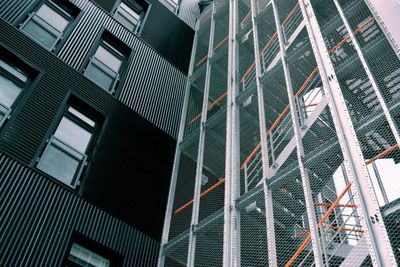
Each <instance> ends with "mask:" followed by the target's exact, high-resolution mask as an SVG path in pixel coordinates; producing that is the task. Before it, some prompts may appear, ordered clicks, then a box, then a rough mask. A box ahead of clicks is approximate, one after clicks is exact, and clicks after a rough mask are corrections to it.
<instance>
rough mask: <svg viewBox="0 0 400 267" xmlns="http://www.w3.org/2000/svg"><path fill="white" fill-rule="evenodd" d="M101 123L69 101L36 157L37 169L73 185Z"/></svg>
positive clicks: (95, 117) (86, 159)
mask: <svg viewBox="0 0 400 267" xmlns="http://www.w3.org/2000/svg"><path fill="white" fill-rule="evenodd" d="M99 124H101V122H100V121H99V119H98V116H95V115H93V114H90V112H88V110H85V108H84V107H82V105H75V104H74V103H70V104H68V105H67V107H66V108H65V110H64V114H63V116H62V118H61V120H60V121H59V123H58V125H57V127H56V129H55V131H54V133H53V135H52V136H51V137H50V139H49V140H48V142H47V145H46V147H45V149H44V151H43V153H42V155H41V157H40V158H39V160H38V163H37V168H38V169H39V170H41V171H43V172H45V173H47V174H49V175H50V176H52V177H54V178H56V179H57V180H59V181H61V182H63V183H64V184H66V185H68V186H70V187H72V188H75V187H76V186H77V185H79V183H80V180H79V179H80V176H81V175H82V172H83V169H84V167H85V165H86V163H87V161H88V158H89V157H90V156H91V152H92V150H93V145H94V143H95V140H96V136H97V134H98V130H99V127H100V125H99Z"/></svg>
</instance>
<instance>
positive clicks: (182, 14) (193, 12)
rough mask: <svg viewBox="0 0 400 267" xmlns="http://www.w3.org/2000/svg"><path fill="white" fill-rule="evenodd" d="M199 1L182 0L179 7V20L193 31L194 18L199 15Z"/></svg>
mask: <svg viewBox="0 0 400 267" xmlns="http://www.w3.org/2000/svg"><path fill="white" fill-rule="evenodd" d="M198 3H199V1H198V0H196V1H193V0H182V2H181V4H180V7H179V14H178V16H179V18H180V19H181V20H183V21H184V22H185V23H186V24H187V25H189V26H190V27H192V29H194V25H195V23H196V18H197V17H198V16H199V15H200V9H199V4H198Z"/></svg>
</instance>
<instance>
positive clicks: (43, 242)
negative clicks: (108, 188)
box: [0, 154, 159, 266]
mask: <svg viewBox="0 0 400 267" xmlns="http://www.w3.org/2000/svg"><path fill="white" fill-rule="evenodd" d="M0 188H1V191H0V192H1V194H0V266H60V265H61V263H62V260H63V257H64V255H65V254H66V253H67V252H68V251H67V250H68V242H69V241H70V237H71V234H72V233H73V232H75V231H76V232H78V233H80V234H82V235H84V236H86V237H88V238H90V239H92V240H94V241H97V242H98V243H100V244H101V245H103V246H105V247H108V248H110V249H112V250H114V251H115V252H117V253H120V254H122V255H123V256H124V258H123V261H124V266H155V264H156V262H155V260H156V259H157V257H156V254H157V252H158V246H159V244H158V242H157V241H155V240H154V239H152V238H150V237H148V236H146V235H144V234H143V233H141V232H139V231H137V230H136V229H134V228H133V227H131V226H129V225H128V224H126V223H124V222H122V221H120V220H118V219H116V218H115V217H113V216H111V215H109V214H107V213H106V212H104V211H102V210H101V209H98V208H96V207H95V206H93V205H92V204H90V203H88V202H87V201H85V200H83V199H82V198H80V197H78V196H77V195H76V194H73V193H71V192H69V191H67V190H65V189H63V188H62V187H60V186H59V185H57V184H56V183H53V182H52V181H50V180H49V179H46V178H44V177H43V176H41V175H40V174H38V173H36V172H35V171H33V170H31V169H29V168H28V167H26V166H24V165H22V164H20V163H18V162H17V161H15V160H12V159H10V158H9V157H7V156H5V155H4V154H0ZM37 192H40V194H37Z"/></svg>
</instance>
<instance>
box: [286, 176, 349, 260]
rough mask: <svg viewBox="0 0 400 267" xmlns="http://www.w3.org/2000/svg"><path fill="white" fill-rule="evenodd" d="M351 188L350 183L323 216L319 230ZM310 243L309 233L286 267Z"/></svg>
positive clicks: (318, 226) (319, 223)
mask: <svg viewBox="0 0 400 267" xmlns="http://www.w3.org/2000/svg"><path fill="white" fill-rule="evenodd" d="M350 187H351V183H348V184H347V185H346V187H345V189H344V190H343V192H342V193H341V194H340V195H339V196H338V197H337V198H336V200H335V202H333V203H332V205H331V206H330V207H329V209H328V210H327V211H326V212H325V214H324V216H322V218H321V220H320V221H319V222H318V225H317V228H318V229H319V228H321V226H322V224H323V223H324V222H325V221H326V219H327V218H328V217H329V215H330V214H331V213H332V211H333V210H334V209H335V208H336V206H337V205H339V202H340V200H341V199H342V198H343V196H344V195H345V194H346V193H347V191H348V190H349V189H350ZM310 241H311V235H310V233H308V234H307V237H306V239H305V240H304V241H303V243H302V244H301V245H300V247H299V248H298V249H297V251H296V252H295V253H294V255H293V256H292V257H291V258H290V260H289V261H288V262H287V263H286V264H285V267H290V266H291V265H292V264H293V263H294V261H295V260H296V259H297V257H299V256H300V254H301V253H302V252H303V250H304V249H305V248H306V247H307V245H308V243H309V242H310Z"/></svg>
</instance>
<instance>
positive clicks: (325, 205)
mask: <svg viewBox="0 0 400 267" xmlns="http://www.w3.org/2000/svg"><path fill="white" fill-rule="evenodd" d="M314 206H317V207H330V206H332V203H319V202H316V203H314ZM336 207H338V208H357V205H354V204H338V205H337V206H336Z"/></svg>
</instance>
